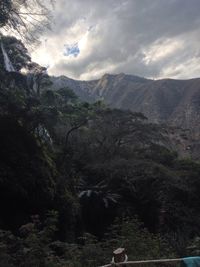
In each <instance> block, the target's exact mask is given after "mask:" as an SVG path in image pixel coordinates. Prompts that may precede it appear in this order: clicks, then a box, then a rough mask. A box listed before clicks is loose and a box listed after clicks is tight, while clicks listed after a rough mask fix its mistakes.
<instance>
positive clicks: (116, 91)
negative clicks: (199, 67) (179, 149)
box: [51, 73, 200, 134]
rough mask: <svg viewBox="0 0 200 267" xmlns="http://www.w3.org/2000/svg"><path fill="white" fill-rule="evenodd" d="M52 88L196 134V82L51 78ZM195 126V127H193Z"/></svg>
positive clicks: (199, 83)
mask: <svg viewBox="0 0 200 267" xmlns="http://www.w3.org/2000/svg"><path fill="white" fill-rule="evenodd" d="M51 79H52V81H53V85H54V87H57V88H58V87H69V88H71V89H72V90H73V91H74V92H75V93H76V94H77V95H78V96H79V97H80V98H81V99H82V100H84V101H89V102H93V101H98V100H103V101H104V102H105V103H106V104H107V105H109V106H111V107H113V108H120V109H130V110H132V111H136V112H142V113H143V114H144V115H145V116H146V117H148V119H149V120H150V121H152V122H154V123H161V122H167V123H169V124H171V125H174V126H180V127H183V128H186V129H188V128H189V129H193V130H194V133H195V134H197V133H200V127H199V125H198V123H196V122H198V120H199V119H200V108H199V105H200V78H193V79H189V80H175V79H168V78H167V79H160V80H151V79H146V78H142V77H139V76H134V75H126V74H124V73H120V74H116V75H115V74H104V75H103V76H102V77H101V78H100V79H98V80H92V81H79V80H73V79H71V78H68V77H66V76H61V77H52V78H51ZM195 123H196V124H195Z"/></svg>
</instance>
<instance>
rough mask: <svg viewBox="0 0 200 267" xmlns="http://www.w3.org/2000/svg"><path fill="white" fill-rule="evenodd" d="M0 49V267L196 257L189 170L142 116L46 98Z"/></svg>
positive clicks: (68, 98)
mask: <svg viewBox="0 0 200 267" xmlns="http://www.w3.org/2000/svg"><path fill="white" fill-rule="evenodd" d="M5 3H7V2H6V1H5ZM11 4H12V2H11ZM8 7H9V6H8ZM5 12H6V11H5ZM0 14H1V16H2V17H3V18H4V20H2V21H1V25H5V24H6V23H8V18H7V17H6V16H5V14H7V13H5V14H4V13H2V11H1V10H0ZM8 25H9V24H8ZM0 44H1V49H0V200H1V201H0V208H1V216H0V228H1V230H0V266H4V267H14V266H20V267H28V266H33V267H36V266H41V267H43V266H44V267H45V266H46V267H47V266H48V267H50V266H51V267H54V266H55V267H58V266H60V267H61V266H70V267H78V266H84V267H87V266H88V267H89V266H93V267H94V266H99V265H101V264H104V263H106V262H110V260H111V257H112V250H113V249H114V248H117V247H119V246H124V247H125V248H126V249H127V253H128V255H129V258H130V259H132V260H135V259H151V258H159V257H161V258H162V257H163V258H166V257H172V256H187V255H195V254H198V251H199V248H200V247H199V232H200V197H199V195H200V179H199V173H200V164H199V162H195V161H192V160H191V159H188V158H185V159H183V158H182V159H180V158H179V155H178V154H177V153H176V152H174V151H173V150H169V149H168V148H166V147H165V146H164V144H165V142H166V139H167V136H166V130H165V128H163V126H160V125H159V124H153V123H150V122H148V120H147V118H146V117H145V116H144V115H143V114H142V113H135V112H132V111H130V110H120V109H116V108H113V109H112V108H109V107H107V106H106V105H105V104H104V103H103V102H101V101H98V102H94V103H87V102H83V101H81V100H80V99H79V98H78V97H77V96H76V95H75V93H74V92H73V91H72V90H71V89H70V88H67V87H60V88H58V87H56V88H54V87H53V86H52V82H51V78H50V77H49V76H48V74H47V72H46V69H45V68H43V67H41V66H39V65H38V64H36V63H34V62H32V61H31V58H30V56H29V54H28V51H27V49H26V48H25V45H24V44H23V42H22V41H20V40H18V39H17V38H15V37H10V36H5V35H1V40H0ZM161 144H162V145H161Z"/></svg>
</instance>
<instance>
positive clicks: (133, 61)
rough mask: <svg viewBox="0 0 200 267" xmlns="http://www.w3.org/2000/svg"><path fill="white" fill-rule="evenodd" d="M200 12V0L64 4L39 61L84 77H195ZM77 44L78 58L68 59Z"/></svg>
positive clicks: (57, 71)
mask: <svg viewBox="0 0 200 267" xmlns="http://www.w3.org/2000/svg"><path fill="white" fill-rule="evenodd" d="M199 10H200V1H199V0H167V1H166V0H84V1H82V0H73V1H69V0H60V1H57V5H56V9H55V18H54V24H53V31H52V32H51V33H48V35H46V36H45V38H47V39H48V44H47V45H46V47H45V48H44V46H41V47H40V48H39V49H38V50H37V51H35V53H33V57H34V58H35V59H36V60H37V59H39V60H40V62H41V63H43V62H42V61H45V60H47V58H48V57H49V61H50V63H51V64H50V65H51V67H50V73H52V74H56V75H61V74H64V75H67V76H71V77H73V78H78V79H91V78H96V77H100V76H101V75H103V74H104V73H105V72H110V73H119V72H125V73H129V74H137V75H141V76H145V77H156V78H159V77H164V76H166V77H169V76H170V77H178V78H189V77H195V76H197V75H199V74H198V73H199V72H200V67H199V66H200V64H199V63H200V49H199V41H200V16H199ZM71 43H78V47H79V49H80V54H79V56H78V57H76V58H69V57H66V56H65V57H64V56H63V49H64V45H65V44H71ZM45 53H46V56H44V54H45ZM41 55H43V56H41Z"/></svg>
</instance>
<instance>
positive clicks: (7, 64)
mask: <svg viewBox="0 0 200 267" xmlns="http://www.w3.org/2000/svg"><path fill="white" fill-rule="evenodd" d="M1 50H2V53H3V58H4V66H5V69H6V70H7V71H8V72H16V71H15V68H14V67H13V65H12V63H11V61H10V59H9V57H8V54H7V52H6V50H5V48H4V45H3V43H2V42H1Z"/></svg>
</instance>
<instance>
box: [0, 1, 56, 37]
mask: <svg viewBox="0 0 200 267" xmlns="http://www.w3.org/2000/svg"><path fill="white" fill-rule="evenodd" d="M52 3H53V1H52V0H48V1H46V3H45V4H43V2H42V1H41V0H23V1H21V0H1V2H0V27H2V28H4V29H5V30H7V31H11V32H13V33H15V35H18V36H20V37H21V38H22V39H26V40H27V41H29V42H31V41H33V40H34V41H36V40H37V36H38V34H39V33H41V32H42V31H43V29H44V28H48V27H49V21H50V13H49V6H50V4H52Z"/></svg>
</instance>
